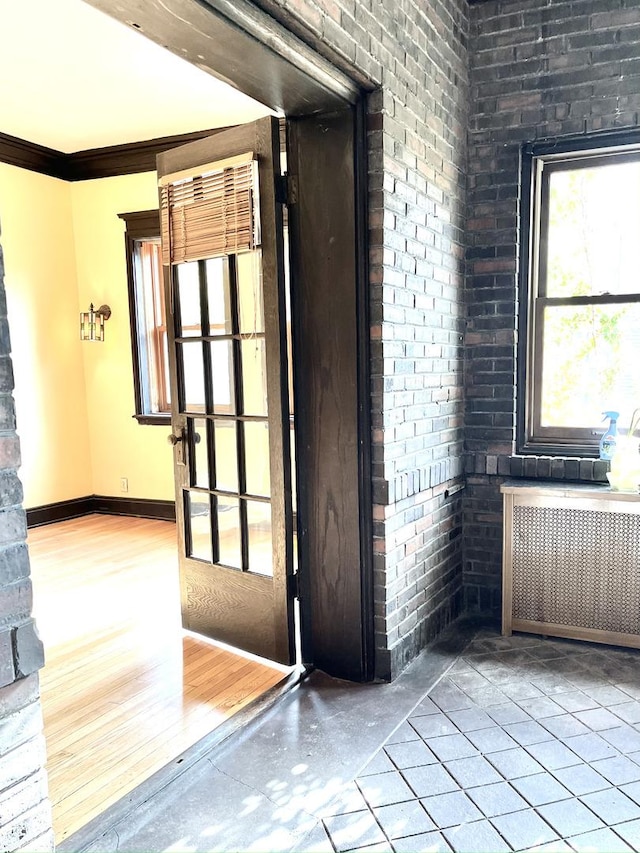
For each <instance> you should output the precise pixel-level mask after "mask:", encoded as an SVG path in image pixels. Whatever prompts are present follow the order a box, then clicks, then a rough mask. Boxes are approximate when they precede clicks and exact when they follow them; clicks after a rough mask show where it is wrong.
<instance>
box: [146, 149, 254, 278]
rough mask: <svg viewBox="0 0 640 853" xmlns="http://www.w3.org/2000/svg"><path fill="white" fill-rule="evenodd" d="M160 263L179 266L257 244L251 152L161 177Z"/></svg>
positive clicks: (247, 248)
mask: <svg viewBox="0 0 640 853" xmlns="http://www.w3.org/2000/svg"><path fill="white" fill-rule="evenodd" d="M159 183H160V224H161V235H162V262H163V263H164V264H167V265H168V264H179V263H181V262H183V261H196V260H202V259H204V258H215V257H218V256H220V255H229V254H232V253H236V252H243V251H250V250H251V249H254V248H255V247H256V246H258V245H260V234H259V221H260V217H259V213H258V164H257V161H256V160H255V159H254V158H253V154H243V155H240V156H239V157H233V158H230V159H229V160H224V161H219V162H217V163H210V164H208V165H206V166H200V167H199V168H198V172H197V173H194V172H193V170H191V172H189V171H186V172H177V173H174V174H171V175H165V176H164V177H163V178H161V179H160V181H159Z"/></svg>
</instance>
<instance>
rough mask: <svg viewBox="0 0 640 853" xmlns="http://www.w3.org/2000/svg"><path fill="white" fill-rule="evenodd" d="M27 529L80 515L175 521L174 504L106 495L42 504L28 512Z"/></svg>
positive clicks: (171, 502)
mask: <svg viewBox="0 0 640 853" xmlns="http://www.w3.org/2000/svg"><path fill="white" fill-rule="evenodd" d="M26 513H27V527H40V526H41V525H43V524H52V523H53V522H55V521H69V520H70V519H72V518H80V517H81V516H83V515H91V514H92V513H99V514H101V515H126V516H131V517H132V518H155V519H159V520H161V521H175V520H176V507H175V504H174V502H173V501H159V500H152V499H150V498H119V497H110V496H105V495H87V496H86V497H84V498H73V499H72V500H68V501H58V502H57V503H52V504H45V505H43V506H37V507H33V509H28V510H27V511H26Z"/></svg>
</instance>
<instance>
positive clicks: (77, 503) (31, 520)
mask: <svg viewBox="0 0 640 853" xmlns="http://www.w3.org/2000/svg"><path fill="white" fill-rule="evenodd" d="M91 512H93V496H92V495H87V496H86V497H84V498H72V499H71V500H69V501H58V502H57V503H52V504H44V505H43V506H36V507H33V509H28V510H27V527H40V526H41V525H42V524H53V522H55V521H69V519H71V518H79V517H80V516H81V515H89V513H91Z"/></svg>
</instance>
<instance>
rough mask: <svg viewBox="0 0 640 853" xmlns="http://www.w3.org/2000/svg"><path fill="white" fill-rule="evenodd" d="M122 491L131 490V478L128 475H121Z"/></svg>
mask: <svg viewBox="0 0 640 853" xmlns="http://www.w3.org/2000/svg"><path fill="white" fill-rule="evenodd" d="M120 491H121V492H128V491H129V480H128V479H127V478H126V477H120Z"/></svg>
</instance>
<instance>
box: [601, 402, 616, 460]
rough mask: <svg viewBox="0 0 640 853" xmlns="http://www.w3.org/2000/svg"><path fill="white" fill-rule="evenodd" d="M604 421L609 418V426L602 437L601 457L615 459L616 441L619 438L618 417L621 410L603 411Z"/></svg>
mask: <svg viewBox="0 0 640 853" xmlns="http://www.w3.org/2000/svg"><path fill="white" fill-rule="evenodd" d="M602 414H603V415H604V418H603V419H602V420H603V421H606V419H607V418H609V426H608V427H607V429H606V430H605V434H604V435H603V436H602V438H601V439H600V459H613V454H614V453H615V452H616V441H617V438H618V418H619V417H620V412H603V413H602Z"/></svg>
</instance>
